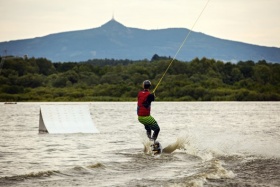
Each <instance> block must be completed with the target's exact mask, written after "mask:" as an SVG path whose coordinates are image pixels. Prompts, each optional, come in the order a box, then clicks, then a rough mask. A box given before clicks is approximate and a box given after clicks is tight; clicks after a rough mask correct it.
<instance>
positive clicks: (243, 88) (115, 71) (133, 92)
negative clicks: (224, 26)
mask: <svg viewBox="0 0 280 187" xmlns="http://www.w3.org/2000/svg"><path fill="white" fill-rule="evenodd" d="M170 61H171V59H170V57H168V58H167V57H160V56H158V55H154V56H153V58H152V59H151V61H148V60H140V61H129V60H114V59H103V60H98V59H95V60H89V61H87V62H80V63H75V62H65V63H52V62H51V61H49V60H48V59H44V58H37V59H36V58H30V59H22V58H14V59H9V60H7V61H5V64H4V66H3V67H2V70H1V74H0V101H132V100H133V101H134V100H136V97H137V92H138V91H139V90H140V89H142V88H141V84H142V82H143V81H144V80H146V79H149V80H151V81H152V84H153V86H156V84H157V83H158V81H159V80H160V78H161V76H162V75H163V73H164V71H165V70H166V68H167V66H168V65H169V63H170ZM279 93H280V64H271V63H267V62H266V61H259V62H257V63H255V62H252V61H246V62H238V63H237V64H233V63H229V62H226V63H225V62H222V61H216V60H214V59H207V58H202V59H198V58H196V59H193V60H192V61H190V62H180V61H178V60H174V62H173V64H172V66H171V67H170V69H169V70H168V72H167V73H166V75H165V77H164V78H163V80H162V82H161V84H160V85H159V87H158V89H157V90H156V95H157V100H162V101H279V100H280V94H279Z"/></svg>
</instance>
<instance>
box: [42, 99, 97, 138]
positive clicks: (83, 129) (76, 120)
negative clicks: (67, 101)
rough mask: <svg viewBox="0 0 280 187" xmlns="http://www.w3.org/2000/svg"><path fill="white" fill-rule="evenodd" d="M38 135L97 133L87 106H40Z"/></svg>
mask: <svg viewBox="0 0 280 187" xmlns="http://www.w3.org/2000/svg"><path fill="white" fill-rule="evenodd" d="M39 133H54V134H57V133H99V131H98V129H97V128H96V127H95V126H94V124H93V121H92V119H91V116H90V111H89V107H88V105H59V104H58V105H41V106H40V120H39Z"/></svg>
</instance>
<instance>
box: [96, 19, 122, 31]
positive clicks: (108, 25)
mask: <svg viewBox="0 0 280 187" xmlns="http://www.w3.org/2000/svg"><path fill="white" fill-rule="evenodd" d="M101 28H105V29H120V28H126V26H124V25H123V24H121V23H120V22H118V21H116V20H115V19H114V17H113V18H112V19H111V20H110V21H108V22H107V23H105V24H103V25H101Z"/></svg>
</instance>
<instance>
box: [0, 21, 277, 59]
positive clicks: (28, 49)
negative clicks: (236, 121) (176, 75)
mask: <svg viewBox="0 0 280 187" xmlns="http://www.w3.org/2000/svg"><path fill="white" fill-rule="evenodd" d="M188 32H189V30H188V29H185V28H169V29H158V30H143V29H137V28H129V27H126V26H124V25H122V24H121V23H119V22H117V21H116V20H114V19H112V20H110V21H109V22H107V23H105V24H104V25H102V26H101V27H98V28H92V29H87V30H79V31H70V32H62V33H56V34H50V35H47V36H44V37H37V38H32V39H24V40H15V41H8V42H0V51H1V52H3V51H7V54H6V55H13V56H23V55H28V56H29V57H36V58H39V57H43V58H47V59H50V60H51V61H53V62H69V61H71V62H79V61H85V60H88V59H105V58H107V59H111V58H112V59H130V60H141V59H150V58H151V57H152V56H153V55H154V54H158V55H160V56H167V57H168V56H171V57H173V56H174V55H175V53H176V51H177V50H178V48H179V46H180V45H181V43H182V41H183V39H184V38H185V37H186V35H187V33H188ZM196 57H198V58H202V57H206V58H213V59H216V60H223V61H230V62H238V61H242V60H243V61H246V60H252V61H259V60H266V61H267V62H274V63H275V62H276V63H279V62H280V48H276V47H264V46H257V45H252V44H247V43H241V42H236V41H230V40H224V39H219V38H215V37H212V36H209V35H206V34H203V33H198V32H192V33H191V35H190V36H189V38H188V41H187V43H186V44H185V45H184V47H183V48H182V50H181V51H180V53H179V55H178V56H177V59H178V60H182V61H190V60H192V59H194V58H196Z"/></svg>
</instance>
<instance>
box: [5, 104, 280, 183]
mask: <svg viewBox="0 0 280 187" xmlns="http://www.w3.org/2000/svg"><path fill="white" fill-rule="evenodd" d="M45 104H49V103H18V104H4V103H0V132H1V139H0V186H176V187H177V186H280V177H279V176H280V117H279V114H280V103H279V102H154V103H153V104H152V115H153V117H154V118H155V119H156V120H157V122H158V124H159V126H160V128H161V131H160V134H159V137H158V140H159V141H160V142H161V144H162V145H163V147H166V146H168V145H171V147H173V148H174V147H175V148H177V149H176V150H175V151H174V152H172V153H165V154H161V156H160V157H154V156H151V155H148V154H145V153H144V152H143V148H144V144H145V141H146V139H145V138H146V137H145V130H144V127H143V125H142V124H140V123H139V122H138V121H137V116H136V102H91V103H71V104H77V105H81V104H82V105H84V104H87V105H89V107H90V112H91V117H92V120H93V122H94V124H95V125H96V127H97V128H98V130H99V131H100V133H99V134H80V133H77V134H39V133H38V127H39V111H40V106H41V105H45ZM52 104H57V105H60V104H69V103H52Z"/></svg>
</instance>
